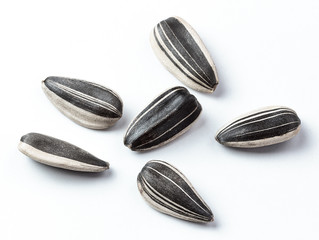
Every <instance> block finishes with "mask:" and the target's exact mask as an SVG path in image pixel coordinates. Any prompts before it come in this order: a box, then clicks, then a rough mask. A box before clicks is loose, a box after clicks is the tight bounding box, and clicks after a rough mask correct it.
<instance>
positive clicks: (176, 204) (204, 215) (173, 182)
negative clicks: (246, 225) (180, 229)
mask: <svg viewBox="0 0 319 240" xmlns="http://www.w3.org/2000/svg"><path fill="white" fill-rule="evenodd" d="M137 186H138V189H139V191H140V193H141V195H142V197H143V198H144V199H145V200H146V202H148V203H149V204H150V205H151V207H153V208H154V209H156V210H158V211H160V212H162V213H165V214H168V215H171V216H173V217H177V218H180V219H183V220H187V221H191V222H211V221H213V220H214V216H213V213H212V211H211V210H210V208H209V207H208V206H207V204H206V203H205V202H204V200H203V199H202V198H201V197H200V196H199V194H198V193H197V192H196V190H195V189H194V187H193V186H192V184H191V183H190V182H189V181H188V179H187V178H186V177H185V176H184V175H183V174H182V173H181V172H180V171H179V170H178V169H176V168H175V167H173V166H172V165H170V164H168V163H166V162H164V161H158V160H154V161H149V162H148V163H146V165H145V166H144V167H143V169H142V171H141V172H140V173H139V175H138V177H137Z"/></svg>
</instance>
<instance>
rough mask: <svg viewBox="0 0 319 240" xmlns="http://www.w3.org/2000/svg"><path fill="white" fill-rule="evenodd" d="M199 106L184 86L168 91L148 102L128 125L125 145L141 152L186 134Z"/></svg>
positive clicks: (198, 112)
mask: <svg viewBox="0 0 319 240" xmlns="http://www.w3.org/2000/svg"><path fill="white" fill-rule="evenodd" d="M201 110H202V107H201V105H200V104H199V102H198V101H197V99H196V98H195V96H193V95H192V94H190V93H189V92H188V91H187V89H186V88H184V87H174V88H171V89H169V90H167V91H165V92H164V93H162V94H161V95H160V96H158V97H157V98H156V99H155V100H154V101H153V102H151V103H150V104H149V105H148V106H147V107H146V108H145V109H144V110H143V111H142V112H141V113H140V114H139V115H138V116H137V117H136V118H135V119H134V120H133V121H132V123H131V124H130V126H129V127H128V129H127V132H126V134H125V137H124V144H125V145H126V146H127V147H129V148H130V149H131V150H133V151H144V150H149V149H153V148H156V147H159V146H161V145H163V144H165V143H168V142H170V141H172V140H174V139H175V138H177V137H178V136H180V135H181V134H183V133H184V132H186V131H187V130H188V129H189V128H190V127H191V125H192V123H193V122H194V121H195V120H196V119H197V117H198V116H199V114H200V113H201Z"/></svg>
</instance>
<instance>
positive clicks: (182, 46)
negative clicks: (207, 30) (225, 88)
mask: <svg viewBox="0 0 319 240" xmlns="http://www.w3.org/2000/svg"><path fill="white" fill-rule="evenodd" d="M150 39H151V45H152V48H153V50H154V53H155V54H156V56H157V57H158V59H159V60H160V62H162V64H163V65H164V66H165V67H166V68H167V69H168V70H169V71H170V72H171V73H172V74H173V75H174V76H175V77H176V78H178V79H179V80H180V81H181V82H183V83H184V84H185V85H187V86H188V87H190V88H193V89H195V90H197V91H201V92H213V91H214V90H215V88H216V86H217V84H218V77H217V71H216V67H215V64H214V62H213V60H212V58H211V57H210V55H209V53H208V50H207V49H206V47H205V46H204V44H203V42H202V41H201V39H200V37H199V35H198V34H197V33H196V32H195V30H194V29H193V28H192V27H191V26H190V25H189V24H188V23H187V22H186V21H185V20H183V19H181V18H180V17H170V18H168V19H166V20H163V21H161V22H160V23H159V24H157V25H156V26H155V28H154V29H153V31H152V33H151V38H150Z"/></svg>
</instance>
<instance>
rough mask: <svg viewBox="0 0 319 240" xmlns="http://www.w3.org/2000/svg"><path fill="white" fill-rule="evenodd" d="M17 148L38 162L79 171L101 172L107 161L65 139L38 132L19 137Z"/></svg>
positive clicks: (105, 168)
mask: <svg viewBox="0 0 319 240" xmlns="http://www.w3.org/2000/svg"><path fill="white" fill-rule="evenodd" d="M18 149H19V150H20V152H22V153H23V154H25V155H27V156H28V157H30V158H32V159H33V160H35V161H38V162H40V163H43V164H46V165H49V166H53V167H57V168H64V169H69V170H73V171H80V172H102V171H104V170H107V169H108V168H109V163H107V162H105V161H103V160H101V159H98V158H97V157H95V156H93V155H92V154H90V153H88V152H86V151H84V150H83V149H81V148H78V147H76V146H74V145H72V144H70V143H67V142H65V141H62V140H59V139H56V138H53V137H49V136H46V135H43V134H39V133H28V134H26V135H24V136H22V137H21V140H20V143H19V145H18Z"/></svg>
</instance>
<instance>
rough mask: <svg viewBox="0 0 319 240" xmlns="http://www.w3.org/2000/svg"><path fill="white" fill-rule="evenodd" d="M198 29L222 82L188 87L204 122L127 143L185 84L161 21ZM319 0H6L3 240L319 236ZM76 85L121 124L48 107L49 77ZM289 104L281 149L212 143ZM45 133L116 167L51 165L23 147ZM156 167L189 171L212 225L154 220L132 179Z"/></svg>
mask: <svg viewBox="0 0 319 240" xmlns="http://www.w3.org/2000/svg"><path fill="white" fill-rule="evenodd" d="M174 15H176V16H180V17H182V18H184V19H185V20H186V21H188V22H189V23H190V24H191V25H192V26H193V27H194V29H196V31H197V32H198V34H199V35H200V36H201V38H202V40H203V41H204V43H205V45H206V46H207V48H208V50H209V52H210V53H211V55H212V57H213V59H214V61H215V64H216V67H217V70H218V74H219V79H220V84H219V86H218V87H217V89H216V91H215V92H214V93H213V94H203V93H198V92H195V91H193V90H190V92H191V93H192V94H195V95H196V97H197V98H198V100H199V102H200V103H201V104H202V107H203V112H202V114H201V116H200V118H199V119H198V121H197V122H196V123H195V124H194V125H193V127H192V128H191V129H190V130H189V131H188V132H187V133H186V134H184V135H183V136H181V137H179V138H178V139H176V140H175V141H173V142H171V143H169V144H168V145H166V146H163V147H161V148H159V149H156V150H153V151H149V152H145V153H136V152H132V151H130V150H129V149H128V148H126V147H125V146H124V145H123V136H124V134H125V131H126V128H127V126H128V124H129V123H130V121H131V120H132V119H133V118H134V117H135V116H136V115H137V114H138V113H139V112H140V111H141V110H142V109H143V108H144V107H145V106H146V105H147V104H148V103H149V102H150V101H151V100H153V99H154V98H155V97H156V96H157V95H158V94H160V93H161V92H163V91H164V90H166V89H168V88H170V87H173V86H176V85H181V83H180V82H179V81H178V80H177V79H175V78H174V77H173V76H172V75H171V74H170V73H169V72H168V71H166V70H165V68H164V67H163V66H161V64H160V63H159V61H158V60H157V58H156V57H155V55H154V54H153V51H152V49H151V47H150V43H149V34H150V32H151V30H152V28H153V26H154V25H156V24H157V23H158V22H159V21H161V20H163V19H165V18H168V17H170V16H174ZM318 44H319V1H318V0H303V1H293V0H290V1H289V0H287V1H284V0H281V1H280V0H265V1H254V0H251V1H249V0H242V1H238V0H233V1H225V0H216V1H201V0H192V1H185V0H182V1H173V0H169V1H166V0H161V1H147V0H145V1H142V0H134V1H65V0H63V1H59V0H55V1H33V0H29V1H14V0H11V1H3V0H2V1H1V2H0V81H1V94H0V100H1V101H0V104H1V138H0V139H1V153H0V156H1V159H0V192H1V196H0V239H77V240H79V239H120V238H122V239H173V238H176V239H216V240H217V239H218V240H220V239H227V240H229V239H245V240H256V239H258V240H264V239H265V240H266V239H267V240H269V239H274V240H277V239H289V240H296V239H307V240H313V239H316V240H317V239H319V229H318V226H319V218H318V216H319V190H318V184H319V161H318V154H319V147H318V135H319V130H318V129H319V127H318V117H319V116H318V107H317V105H318V100H319V97H318V80H319V71H318V69H319V47H318ZM52 75H53V76H65V77H73V78H80V79H84V80H88V81H93V82H96V83H100V84H102V85H105V86H107V87H109V88H111V89H113V90H115V91H116V92H117V93H118V94H119V95H120V96H121V98H122V100H123V102H124V114H123V117H122V118H121V119H120V120H119V121H118V122H117V124H116V125H115V126H114V127H112V128H110V129H108V130H105V131H96V130H90V129H85V128H83V127H80V126H78V125H76V124H75V123H73V122H72V121H71V120H69V119H68V118H66V117H65V116H64V115H62V114H61V113H60V112H59V111H58V110H57V109H56V108H55V107H54V106H53V105H52V104H51V103H50V102H49V100H48V99H47V98H46V96H45V95H44V93H43V92H42V89H41V84H40V83H41V80H43V79H45V78H46V77H48V76H52ZM269 105H284V106H288V107H291V108H293V109H294V110H295V111H296V112H297V113H298V115H299V117H300V118H301V121H302V129H301V131H300V132H299V134H298V135H297V136H296V137H295V138H293V139H292V140H290V141H288V142H286V143H282V144H278V145H275V146H271V147H265V148H260V149H251V150H242V149H230V148H226V147H224V146H222V145H220V144H218V143H217V142H216V141H215V140H214V135H215V133H216V131H217V130H218V129H219V128H220V127H221V126H222V125H224V124H225V123H227V122H229V121H230V120H231V119H232V118H234V117H237V116H238V115H241V114H243V113H246V112H249V111H251V110H254V109H256V108H260V107H264V106H269ZM29 132H39V133H43V134H47V135H51V136H53V137H56V138H60V139H63V140H65V141H68V142H70V143H73V144H75V145H77V146H79V147H81V148H83V149H85V150H87V151H89V152H91V153H92V154H94V155H96V156H97V157H100V158H102V159H104V160H106V161H108V162H109V163H110V170H108V171H106V172H104V173H102V174H83V173H76V172H70V171H66V170H60V169H56V168H52V167H48V166H44V165H41V164H39V163H37V162H34V161H33V160H31V159H29V158H28V157H26V156H24V155H23V154H22V153H20V152H19V151H18V150H17V144H18V142H19V139H20V137H21V136H22V135H24V134H26V133H29ZM151 159H161V160H164V161H167V162H169V163H171V164H173V165H174V166H176V167H177V168H178V169H180V170H181V171H182V172H183V173H184V174H185V175H186V176H187V177H188V179H189V180H190V181H191V182H192V184H193V185H194V187H195V188H196V189H197V191H198V192H199V194H200V195H201V196H202V197H203V199H204V200H205V201H206V202H207V204H208V205H209V206H210V207H211V209H212V211H213V213H214V215H215V222H213V223H210V224H194V223H189V222H186V221H182V220H179V219H175V218H173V217H170V216H166V215H164V214H161V213H158V212H157V211H155V210H153V209H152V208H150V207H149V206H148V205H147V204H146V203H145V201H144V200H143V199H142V197H141V196H140V194H139V192H138V190H137V186H136V177H137V174H138V173H139V171H140V170H141V168H142V167H143V165H144V164H145V163H146V162H147V161H148V160H151Z"/></svg>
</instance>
